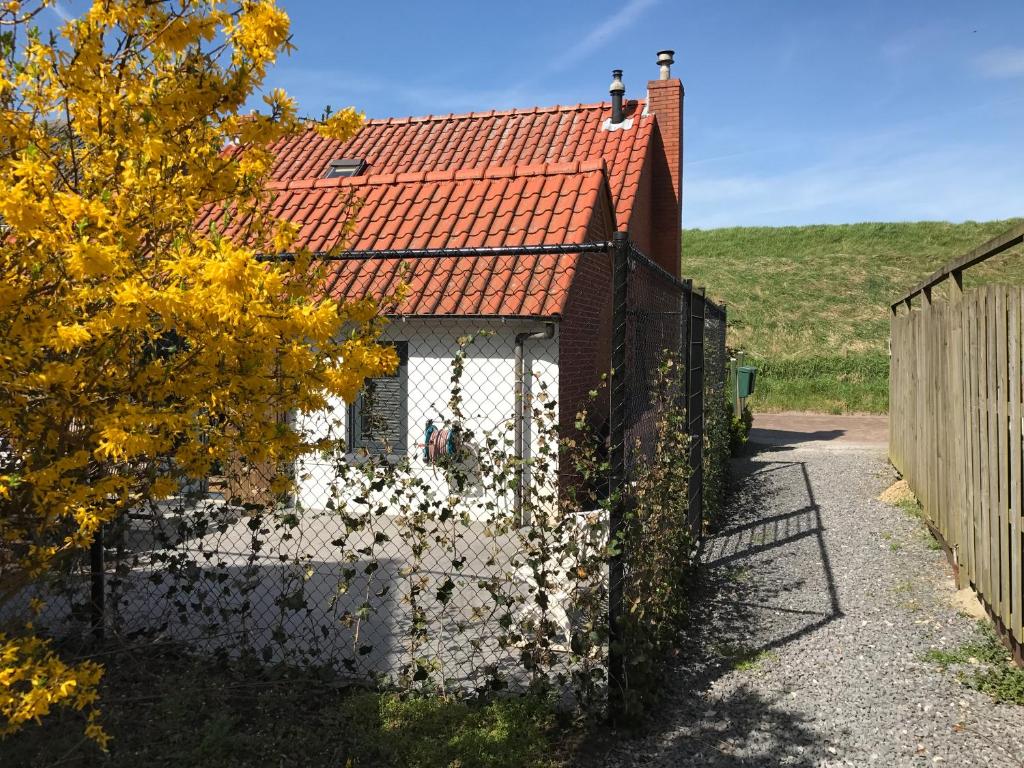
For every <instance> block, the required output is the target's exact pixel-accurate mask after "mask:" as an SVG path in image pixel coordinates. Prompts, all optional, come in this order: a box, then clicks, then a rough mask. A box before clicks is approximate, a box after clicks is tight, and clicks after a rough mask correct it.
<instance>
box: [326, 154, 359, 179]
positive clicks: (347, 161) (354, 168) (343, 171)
mask: <svg viewBox="0 0 1024 768" xmlns="http://www.w3.org/2000/svg"><path fill="white" fill-rule="evenodd" d="M365 167H366V161H365V160H361V159H359V158H353V157H340V158H338V159H337V160H331V162H329V163H328V164H327V172H326V173H325V174H324V178H325V179H337V178H339V177H341V176H358V175H359V174H360V173H362V172H363V168H365Z"/></svg>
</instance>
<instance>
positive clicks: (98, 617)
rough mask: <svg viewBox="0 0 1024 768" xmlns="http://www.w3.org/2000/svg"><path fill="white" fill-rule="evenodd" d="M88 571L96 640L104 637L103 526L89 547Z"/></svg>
mask: <svg viewBox="0 0 1024 768" xmlns="http://www.w3.org/2000/svg"><path fill="white" fill-rule="evenodd" d="M89 570H90V575H89V577H90V586H91V595H90V602H89V616H90V623H91V626H92V634H93V637H95V638H96V639H97V640H102V639H103V635H104V626H105V624H106V622H105V615H104V614H105V613H106V606H105V602H106V563H105V562H104V556H103V526H100V527H99V529H98V530H97V531H96V533H95V535H94V536H93V539H92V544H91V545H90V547H89Z"/></svg>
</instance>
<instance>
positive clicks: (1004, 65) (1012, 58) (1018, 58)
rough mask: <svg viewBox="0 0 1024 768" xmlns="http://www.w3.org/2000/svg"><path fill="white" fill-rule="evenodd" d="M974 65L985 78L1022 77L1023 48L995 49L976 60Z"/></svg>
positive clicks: (1023, 68) (1023, 69)
mask: <svg viewBox="0 0 1024 768" xmlns="http://www.w3.org/2000/svg"><path fill="white" fill-rule="evenodd" d="M974 65H975V67H976V68H977V69H978V71H979V72H981V74H983V75H985V77H1024V48H996V49H995V50H991V51H988V52H987V53H983V54H982V55H981V56H979V57H978V58H976V59H975V60H974Z"/></svg>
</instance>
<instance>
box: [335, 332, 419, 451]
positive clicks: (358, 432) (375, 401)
mask: <svg viewBox="0 0 1024 768" xmlns="http://www.w3.org/2000/svg"><path fill="white" fill-rule="evenodd" d="M393 346H394V348H395V351H396V352H397V353H398V370H396V371H395V373H394V375H393V376H380V377H378V378H376V379H370V380H369V381H367V382H366V387H365V389H363V391H362V392H361V393H360V394H359V397H358V398H357V399H356V401H355V402H354V403H353V404H352V405H350V406H349V419H348V423H349V446H350V448H351V450H353V451H358V450H360V449H362V450H365V451H366V452H367V453H369V454H370V455H372V456H386V455H390V454H404V453H405V452H406V451H407V449H408V445H407V439H408V434H409V397H408V395H409V391H408V390H409V342H407V341H396V342H393Z"/></svg>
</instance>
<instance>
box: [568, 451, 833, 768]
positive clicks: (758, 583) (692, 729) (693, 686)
mask: <svg viewBox="0 0 1024 768" xmlns="http://www.w3.org/2000/svg"><path fill="white" fill-rule="evenodd" d="M732 471H733V475H734V484H735V489H734V491H733V493H732V496H731V499H730V504H729V513H728V514H727V516H726V518H725V521H724V523H723V524H722V525H721V526H720V528H719V530H717V531H715V532H713V533H712V535H710V536H709V538H708V539H707V540H706V543H705V545H704V547H703V550H702V553H701V566H700V567H699V568H698V569H697V570H696V571H695V573H694V577H693V581H692V590H691V595H690V605H689V608H688V616H689V618H688V622H687V626H686V627H685V629H684V631H683V633H682V635H681V636H680V638H679V647H678V651H677V658H676V660H675V664H674V669H673V672H672V673H671V674H670V675H669V676H668V677H667V678H666V684H665V695H664V698H663V699H662V701H661V702H659V705H658V711H657V713H656V714H655V715H653V720H652V723H651V725H650V726H649V727H647V728H645V729H644V732H643V733H642V734H638V736H641V737H643V742H644V743H645V744H651V743H656V744H657V745H658V746H657V749H656V752H657V754H651V755H650V758H651V760H650V762H651V763H652V764H658V765H701V766H709V767H710V768H733V766H741V765H743V766H749V765H757V766H774V765H787V766H801V767H806V768H811V766H817V765H820V764H821V762H822V761H823V760H825V759H829V758H832V759H834V753H831V752H829V746H830V744H826V743H824V741H823V739H822V736H821V734H819V733H817V732H816V731H815V728H814V724H813V723H812V722H810V721H809V718H808V716H807V714H806V713H805V712H802V711H799V710H796V709H794V708H792V707H791V706H789V705H788V704H787V698H788V697H787V695H786V692H785V691H779V692H778V693H777V694H772V695H766V694H765V692H764V691H761V690H756V689H754V688H752V687H751V686H749V685H747V684H744V683H740V684H733V685H731V686H729V687H727V688H726V689H725V692H724V693H721V692H712V689H713V687H714V686H715V683H716V681H718V680H719V679H720V678H722V677H723V676H724V675H726V674H728V673H729V672H731V671H732V670H734V669H735V668H736V667H737V666H739V667H743V666H747V665H751V666H756V665H757V664H759V663H761V662H762V661H764V662H765V663H770V662H768V661H767V657H768V656H769V655H770V654H771V653H772V652H773V651H776V650H778V649H780V648H782V647H784V646H786V645H788V644H790V643H792V642H794V641H797V640H799V639H800V638H802V637H805V636H807V635H809V634H812V633H814V632H816V631H818V630H820V629H821V628H822V627H824V626H826V625H828V624H830V623H831V622H833V621H835V620H836V619H838V618H840V617H841V616H842V615H843V612H842V607H841V604H840V600H839V593H838V590H837V587H836V582H835V577H834V574H833V571H832V566H831V560H830V557H829V551H828V545H827V540H826V531H825V528H824V525H823V524H822V518H821V512H820V508H819V506H818V502H817V500H816V497H815V494H814V488H813V485H812V483H811V480H810V475H809V474H808V472H807V467H806V465H805V464H804V462H800V461H788V460H785V459H783V458H781V457H779V453H778V452H776V451H771V450H768V451H764V452H762V453H760V454H756V453H755V454H748V455H746V456H744V457H742V458H739V459H735V460H734V461H733V466H732ZM798 548H803V549H804V551H803V553H802V559H801V560H800V562H801V563H805V564H810V563H813V566H814V567H810V565H808V567H806V568H801V569H800V570H799V571H798V572H797V571H793V570H792V569H791V567H790V566H789V565H788V562H787V561H788V560H789V558H791V557H792V556H793V555H794V554H795V551H796V550H797V549H798ZM809 552H810V553H813V560H811V559H809V558H811V557H812V555H811V554H809ZM830 737H831V738H832V739H833V740H834V739H835V738H837V737H838V738H840V739H841V738H842V734H834V733H833V734H830ZM615 751H618V748H617V749H615ZM582 764H585V765H591V764H595V763H594V762H593V760H592V761H591V762H586V761H585V760H584V761H583V762H581V765H582ZM597 764H600V762H599V761H598V763H597ZM636 764H637V765H644V764H647V763H645V761H644V760H643V759H639V760H637V762H636Z"/></svg>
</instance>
